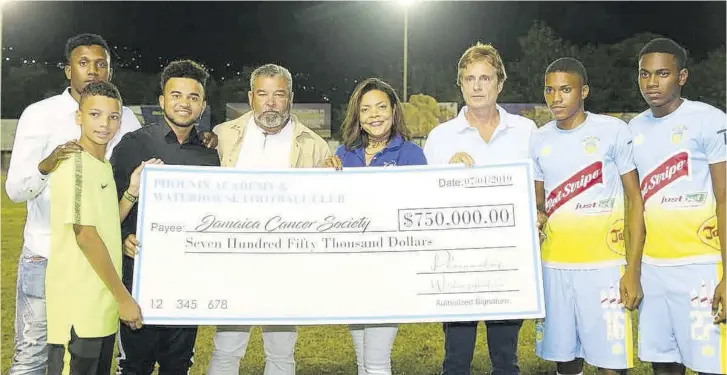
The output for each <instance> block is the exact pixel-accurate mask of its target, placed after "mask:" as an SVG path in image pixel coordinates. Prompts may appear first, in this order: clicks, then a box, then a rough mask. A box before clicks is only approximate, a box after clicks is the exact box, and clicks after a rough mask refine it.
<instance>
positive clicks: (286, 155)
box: [235, 116, 293, 169]
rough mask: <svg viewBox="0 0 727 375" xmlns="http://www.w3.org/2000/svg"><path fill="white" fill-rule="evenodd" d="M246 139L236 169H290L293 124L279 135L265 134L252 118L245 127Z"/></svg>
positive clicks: (288, 124)
mask: <svg viewBox="0 0 727 375" xmlns="http://www.w3.org/2000/svg"><path fill="white" fill-rule="evenodd" d="M245 126H247V129H245V137H244V138H243V140H242V145H241V146H240V156H239V157H238V158H237V164H236V165H235V167H236V168H244V169H286V168H290V150H291V149H292V146H293V122H292V121H288V123H287V124H285V126H284V127H283V129H281V130H280V132H278V133H277V134H265V132H263V130H262V129H260V127H259V126H257V124H255V119H254V117H253V116H250V120H249V121H248V122H247V124H246V125H245Z"/></svg>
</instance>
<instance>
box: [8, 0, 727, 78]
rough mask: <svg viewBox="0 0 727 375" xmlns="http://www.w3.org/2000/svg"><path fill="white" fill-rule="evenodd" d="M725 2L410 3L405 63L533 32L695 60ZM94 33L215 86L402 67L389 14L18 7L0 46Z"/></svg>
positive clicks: (378, 9)
mask: <svg viewBox="0 0 727 375" xmlns="http://www.w3.org/2000/svg"><path fill="white" fill-rule="evenodd" d="M725 4H726V3H725V2H724V1H719V2H669V1H665V2H662V1H658V2H656V1H653V2H652V1H649V2H638V3H626V2H579V3H573V2H454V1H452V2H449V1H441V2H435V1H427V2H423V3H418V4H416V5H414V7H413V8H412V9H411V10H410V13H409V35H410V39H409V59H410V62H415V61H426V62H428V63H434V64H438V65H442V66H454V65H455V64H456V61H457V59H458V57H459V55H460V54H461V53H462V52H463V51H464V49H465V48H467V47H468V46H469V45H471V44H472V43H473V42H475V41H477V40H481V41H483V42H491V43H493V44H494V45H495V46H496V47H497V48H498V49H499V50H500V52H501V53H502V55H503V58H504V59H505V60H513V59H514V58H517V56H518V54H519V52H520V51H519V46H518V44H517V38H518V37H519V36H522V35H524V34H525V33H526V31H527V29H528V28H529V27H530V26H531V25H532V23H533V21H535V20H542V21H545V22H546V23H547V24H548V25H549V26H550V27H552V28H553V29H555V30H556V32H557V33H558V34H559V36H561V37H562V38H564V39H566V40H570V41H572V42H575V43H578V44H583V43H614V42H618V41H620V40H623V39H625V38H627V37H629V36H632V35H633V34H635V33H639V32H646V31H651V32H654V33H659V34H663V35H666V36H668V37H671V38H674V39H675V40H677V41H678V42H680V43H682V44H683V45H685V46H686V47H687V49H688V50H689V51H690V52H691V53H692V54H693V55H694V56H695V57H696V58H701V57H703V56H704V55H705V54H706V53H707V52H708V51H710V50H713V49H715V48H718V47H720V46H723V45H724V44H725V11H726V8H725ZM81 32H95V33H99V34H101V35H103V36H104V37H105V38H106V39H107V40H108V41H109V43H110V44H112V45H115V44H116V45H125V46H129V47H131V48H134V49H136V50H138V51H139V52H141V54H142V56H143V60H144V64H142V66H143V67H142V69H143V70H150V71H152V72H154V73H156V72H158V66H159V64H158V63H156V64H155V63H154V62H155V61H158V60H157V58H158V57H159V56H161V57H163V58H164V59H175V58H182V57H187V58H193V59H195V60H197V61H200V62H202V63H204V64H205V65H207V66H209V67H212V68H214V69H215V74H223V71H224V69H223V68H224V67H225V65H226V63H233V65H235V66H242V65H257V64H261V63H266V62H275V63H280V64H283V65H285V66H287V67H288V68H290V69H291V71H292V72H293V73H296V72H298V73H311V74H313V75H318V74H324V75H328V76H330V77H329V78H334V77H351V76H360V75H362V74H372V73H374V72H376V70H377V69H379V68H380V67H382V66H385V65H400V64H401V59H402V47H403V35H402V34H403V8H402V7H401V6H400V5H398V4H396V3H392V2H377V1H359V2H344V1H340V2H336V1H333V2H279V1H274V2H172V3H169V2H129V1H123V2H92V3H88V2H83V3H81V2H17V3H11V4H4V5H3V18H2V43H3V46H4V47H5V46H13V47H14V53H15V54H21V55H25V56H29V57H38V58H40V59H50V60H53V61H60V60H61V59H62V53H63V44H64V42H65V40H66V39H67V38H68V37H69V36H71V35H74V34H77V33H81Z"/></svg>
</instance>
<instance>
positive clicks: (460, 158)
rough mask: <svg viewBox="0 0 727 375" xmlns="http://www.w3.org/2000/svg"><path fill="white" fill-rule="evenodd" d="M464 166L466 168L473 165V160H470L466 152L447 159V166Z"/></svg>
mask: <svg viewBox="0 0 727 375" xmlns="http://www.w3.org/2000/svg"><path fill="white" fill-rule="evenodd" d="M460 163H462V164H464V165H465V166H466V167H471V166H473V165H475V160H474V159H472V157H471V156H469V154H467V153H466V152H458V153H456V154H454V155H453V156H452V158H451V159H449V164H460Z"/></svg>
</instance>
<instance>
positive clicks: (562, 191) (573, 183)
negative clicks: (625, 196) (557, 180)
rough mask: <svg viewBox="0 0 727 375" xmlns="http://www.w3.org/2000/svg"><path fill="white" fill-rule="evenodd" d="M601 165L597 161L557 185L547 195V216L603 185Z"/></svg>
mask: <svg viewBox="0 0 727 375" xmlns="http://www.w3.org/2000/svg"><path fill="white" fill-rule="evenodd" d="M602 168H603V163H602V162H600V161H597V162H595V163H593V164H591V165H589V166H587V167H585V168H583V169H582V170H580V171H578V172H577V173H576V174H574V175H573V176H571V177H570V178H568V179H567V180H565V181H564V182H563V183H562V184H560V185H558V186H557V187H556V188H555V189H553V191H551V192H550V194H548V197H547V199H546V201H545V212H546V214H547V215H548V216H550V215H551V214H553V212H555V210H557V209H558V208H560V207H561V206H563V205H564V204H566V203H568V202H569V201H570V200H571V199H573V198H575V197H577V196H579V195H580V194H581V193H583V192H585V191H586V190H588V189H590V188H591V187H593V186H595V185H596V184H603V169H602Z"/></svg>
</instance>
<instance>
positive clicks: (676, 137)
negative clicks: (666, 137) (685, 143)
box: [671, 125, 687, 144]
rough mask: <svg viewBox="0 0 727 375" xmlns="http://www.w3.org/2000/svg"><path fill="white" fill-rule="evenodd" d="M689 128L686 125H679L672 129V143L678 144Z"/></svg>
mask: <svg viewBox="0 0 727 375" xmlns="http://www.w3.org/2000/svg"><path fill="white" fill-rule="evenodd" d="M686 131H687V128H686V127H685V126H684V125H679V126H676V127H674V128H673V129H672V130H671V143H674V144H677V143H679V142H681V141H682V139H684V132H686Z"/></svg>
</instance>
